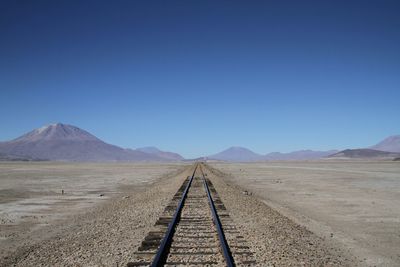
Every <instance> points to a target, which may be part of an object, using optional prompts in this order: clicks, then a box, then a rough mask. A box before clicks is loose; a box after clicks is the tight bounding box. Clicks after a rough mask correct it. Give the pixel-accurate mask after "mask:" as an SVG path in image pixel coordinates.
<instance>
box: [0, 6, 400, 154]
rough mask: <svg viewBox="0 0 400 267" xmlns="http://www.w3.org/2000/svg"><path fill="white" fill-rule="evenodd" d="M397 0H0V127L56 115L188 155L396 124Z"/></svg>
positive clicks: (318, 141)
mask: <svg viewBox="0 0 400 267" xmlns="http://www.w3.org/2000/svg"><path fill="white" fill-rule="evenodd" d="M399 14H400V1H395V0H393V1H385V0H382V1H378V0H376V1H365V0H363V1H344V0H343V1H297V0H296V1H214V0H213V1H160V2H153V1H70V0H65V1H43V0H38V1H30V0H20V1H14V0H10V1H7V0H4V1H1V2H0V38H1V39H0V140H3V141H4V140H9V139H12V138H15V137H16V136H19V135H21V134H23V133H25V132H27V131H29V130H31V129H33V128H37V127H40V126H42V125H46V124H50V123H54V122H63V123H67V124H72V125H76V126H78V127H80V128H83V129H85V130H88V131H89V132H91V133H93V134H95V135H96V136H98V137H99V138H101V139H103V140H105V141H106V142H109V143H112V144H116V145H119V146H122V147H132V148H136V147H141V146H147V145H155V146H157V147H159V148H161V149H165V150H172V151H176V152H179V153H181V154H182V155H184V156H186V157H197V156H201V155H208V154H211V153H215V152H218V151H220V150H222V149H225V148H227V147H229V146H232V145H240V146H245V147H248V148H250V149H252V150H254V151H256V152H259V153H267V152H271V151H282V152H287V151H291V150H298V149H305V148H310V149H321V150H324V149H331V148H347V147H363V146H368V145H372V144H374V143H375V142H377V141H379V140H380V139H382V138H384V137H386V136H388V135H392V134H399V133H400V15H399Z"/></svg>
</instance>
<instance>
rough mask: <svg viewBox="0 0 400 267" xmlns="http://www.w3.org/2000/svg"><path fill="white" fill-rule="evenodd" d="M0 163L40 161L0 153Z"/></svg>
mask: <svg viewBox="0 0 400 267" xmlns="http://www.w3.org/2000/svg"><path fill="white" fill-rule="evenodd" d="M0 161H41V160H40V159H34V158H31V157H26V156H14V155H6V154H2V153H0Z"/></svg>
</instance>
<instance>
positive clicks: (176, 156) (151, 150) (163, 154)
mask: <svg viewBox="0 0 400 267" xmlns="http://www.w3.org/2000/svg"><path fill="white" fill-rule="evenodd" d="M136 150H137V151H141V152H144V153H148V154H152V155H156V156H159V157H161V158H165V159H170V160H183V159H184V158H183V157H182V156H181V155H179V154H178V153H173V152H168V151H162V150H159V149H158V148H156V147H153V146H148V147H141V148H137V149H136Z"/></svg>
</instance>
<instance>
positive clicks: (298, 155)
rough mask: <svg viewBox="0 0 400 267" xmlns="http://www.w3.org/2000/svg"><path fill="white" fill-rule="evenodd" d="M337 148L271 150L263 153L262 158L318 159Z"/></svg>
mask: <svg viewBox="0 0 400 267" xmlns="http://www.w3.org/2000/svg"><path fill="white" fill-rule="evenodd" d="M337 152H338V150H328V151H314V150H309V149H308V150H298V151H293V152H289V153H280V152H272V153H268V154H267V155H265V156H264V157H263V158H264V160H311V159H319V158H323V157H326V156H329V155H332V154H334V153H337Z"/></svg>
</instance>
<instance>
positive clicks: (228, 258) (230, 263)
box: [200, 166, 235, 267]
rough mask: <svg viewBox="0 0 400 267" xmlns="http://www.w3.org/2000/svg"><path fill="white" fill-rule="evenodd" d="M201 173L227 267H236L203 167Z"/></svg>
mask: <svg viewBox="0 0 400 267" xmlns="http://www.w3.org/2000/svg"><path fill="white" fill-rule="evenodd" d="M200 171H201V174H202V176H203V183H204V188H205V189H206V192H207V197H208V203H209V204H210V208H211V213H212V217H213V221H214V224H215V227H216V228H217V232H218V238H219V241H220V245H221V248H222V252H223V254H224V258H225V261H226V266H228V267H233V266H235V262H234V260H233V257H232V254H231V251H230V250H229V246H228V242H227V241H226V238H225V234H224V231H223V230H222V225H221V221H220V220H219V217H218V213H217V210H216V208H215V205H214V201H213V199H212V196H211V193H210V189H209V188H208V184H207V181H206V178H205V177H204V172H203V169H202V168H201V166H200Z"/></svg>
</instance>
